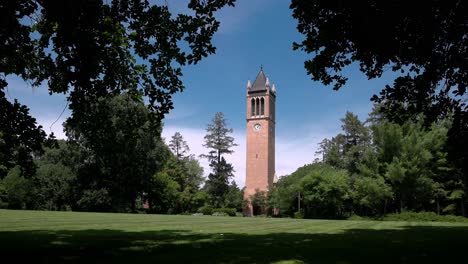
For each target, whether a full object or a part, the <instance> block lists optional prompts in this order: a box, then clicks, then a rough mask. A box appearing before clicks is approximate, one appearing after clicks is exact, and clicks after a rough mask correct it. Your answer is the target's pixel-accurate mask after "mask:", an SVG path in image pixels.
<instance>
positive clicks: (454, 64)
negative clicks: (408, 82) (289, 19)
mask: <svg viewBox="0 0 468 264" xmlns="http://www.w3.org/2000/svg"><path fill="white" fill-rule="evenodd" d="M467 8H468V5H467V4H466V3H464V2H463V1H457V0H449V1H443V2H441V1H429V2H425V3H424V5H422V4H421V3H419V2H416V1H410V2H399V1H386V2H381V1H366V2H359V3H351V2H342V1H325V0H314V1H304V0H293V1H292V3H291V9H293V17H294V18H296V19H297V20H298V26H297V29H298V30H299V32H300V33H302V34H304V35H305V36H306V38H305V39H304V40H303V41H302V42H301V43H294V48H295V49H301V50H304V51H306V52H307V53H315V54H316V56H315V57H314V58H313V59H311V60H308V61H306V63H305V64H304V65H305V68H306V69H307V71H308V74H311V75H312V76H313V79H314V80H316V81H322V82H323V83H324V84H326V85H328V84H333V85H334V89H335V90H337V89H339V88H341V87H342V86H343V85H345V83H346V80H347V79H346V78H345V77H343V76H342V75H340V72H341V70H342V69H343V68H344V67H346V66H348V65H350V64H351V63H352V62H354V61H356V62H359V65H360V69H361V71H362V72H364V73H365V74H366V75H367V77H368V78H376V77H380V76H381V75H382V73H383V72H384V70H385V68H386V67H388V68H391V69H392V70H393V71H402V72H410V73H412V74H414V75H417V76H420V77H422V78H423V79H425V80H424V82H425V84H426V85H429V87H427V86H418V87H416V89H419V90H420V91H421V92H422V91H424V90H423V89H424V88H429V89H435V87H436V86H437V84H438V82H439V81H441V80H445V81H444V82H445V86H444V89H443V90H441V91H440V94H441V95H444V97H446V96H448V94H447V92H448V91H450V89H451V88H454V89H455V90H454V92H455V95H458V96H461V95H463V94H464V93H465V91H466V86H467V84H468V78H467V74H468V72H467V69H466V67H464V66H463V65H466V62H467V61H466V60H467V58H468V51H467V50H466V49H465V48H464V47H466V46H467V44H468V40H467V39H466V37H465V34H466V31H467V29H468V28H467V27H468V26H467V25H466V23H464V22H465V20H466V13H467V12H466V11H468V10H467ZM369 32H372V38H371V39H370V38H369ZM440 99H443V98H440Z"/></svg>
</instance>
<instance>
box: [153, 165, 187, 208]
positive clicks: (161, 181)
mask: <svg viewBox="0 0 468 264" xmlns="http://www.w3.org/2000/svg"><path fill="white" fill-rule="evenodd" d="M150 187H151V191H150V194H149V199H148V200H149V205H150V212H155V213H163V214H165V213H168V212H169V210H170V209H172V208H175V207H176V203H177V201H178V196H179V191H178V189H179V188H180V186H179V184H178V183H177V182H176V181H175V180H173V179H172V177H171V176H169V174H168V173H167V171H164V170H163V171H161V172H159V173H156V174H155V175H154V176H153V178H152V179H151V185H150Z"/></svg>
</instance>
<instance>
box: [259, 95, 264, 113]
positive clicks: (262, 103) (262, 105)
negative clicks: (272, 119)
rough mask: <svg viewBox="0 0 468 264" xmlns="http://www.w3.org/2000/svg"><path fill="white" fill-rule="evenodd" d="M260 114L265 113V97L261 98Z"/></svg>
mask: <svg viewBox="0 0 468 264" xmlns="http://www.w3.org/2000/svg"><path fill="white" fill-rule="evenodd" d="M260 115H265V99H263V97H262V99H260Z"/></svg>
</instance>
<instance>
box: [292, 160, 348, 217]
mask: <svg viewBox="0 0 468 264" xmlns="http://www.w3.org/2000/svg"><path fill="white" fill-rule="evenodd" d="M349 180H350V179H349V176H348V174H347V172H346V171H341V170H337V169H334V168H331V167H329V166H326V165H324V166H317V167H315V168H314V169H313V170H310V171H309V173H308V174H307V175H306V176H305V177H304V178H302V180H301V182H300V188H301V194H302V197H303V203H304V205H303V206H304V214H305V216H307V217H323V216H325V217H329V218H337V217H338V218H340V217H343V216H345V215H346V214H347V211H348V210H347V209H348V208H347V206H348V204H349V203H350V201H351V198H352V191H351V188H350V185H349Z"/></svg>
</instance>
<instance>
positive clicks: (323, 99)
mask: <svg viewBox="0 0 468 264" xmlns="http://www.w3.org/2000/svg"><path fill="white" fill-rule="evenodd" d="M167 2H168V4H169V7H170V8H171V9H172V10H173V11H176V12H184V10H185V9H184V8H183V6H182V4H183V3H185V2H187V1H167ZM289 3H290V1H287V0H255V1H249V0H238V1H237V3H236V7H234V8H231V7H229V8H225V9H224V10H222V11H220V12H219V13H218V14H217V16H218V18H219V19H220V21H221V27H220V29H219V32H217V33H216V35H215V37H214V39H213V43H214V45H215V46H216V47H217V51H216V54H215V55H212V56H210V57H208V58H206V59H204V60H203V61H201V62H200V63H198V64H197V65H191V66H186V67H184V69H183V72H184V76H183V78H182V80H183V81H184V84H185V86H186V88H185V91H184V92H183V93H180V94H177V95H175V96H174V106H175V109H174V110H172V112H171V113H170V114H169V115H168V116H167V117H166V119H165V120H164V123H165V129H164V132H163V136H164V137H165V138H170V136H171V135H173V134H174V133H175V132H176V131H179V132H181V133H182V135H183V136H184V137H185V138H186V140H187V141H188V143H189V146H190V148H191V150H192V151H191V152H192V153H193V154H195V155H199V154H201V153H205V152H206V149H204V148H203V147H202V144H203V136H204V135H205V128H206V125H207V124H208V123H210V121H211V119H212V117H213V116H214V114H215V113H216V112H224V114H225V116H226V118H227V120H228V125H229V126H230V127H232V128H233V129H234V137H235V139H236V142H237V143H238V144H239V146H237V147H236V148H235V153H234V154H232V155H230V156H228V157H226V158H227V160H228V161H230V162H232V163H233V165H234V167H235V170H236V173H235V180H236V182H237V183H238V184H239V185H241V186H243V185H244V182H245V131H246V120H245V119H246V114H245V111H246V105H245V103H246V101H245V94H246V84H247V80H251V81H252V82H253V80H255V77H256V75H257V73H258V71H259V69H260V65H263V69H264V72H265V74H266V76H267V77H269V79H270V82H272V83H274V84H275V85H276V89H277V115H276V171H277V174H278V176H282V175H285V174H289V173H291V172H293V171H294V170H295V169H296V168H298V167H300V166H302V165H304V164H306V163H310V162H312V161H313V160H314V158H315V151H316V149H317V143H318V142H320V141H321V140H322V139H323V138H325V137H331V136H334V135H336V134H337V133H338V132H339V131H340V126H341V123H340V121H339V119H340V118H342V117H343V116H344V114H345V113H346V111H352V112H354V113H355V114H357V115H358V116H359V117H360V118H361V119H365V118H366V116H367V114H368V112H369V111H370V109H371V108H372V103H371V102H370V100H369V98H370V97H371V96H372V95H373V94H375V93H378V92H379V91H380V90H381V88H382V87H384V85H385V84H390V83H391V81H392V80H393V77H394V74H393V73H391V72H388V73H385V74H384V76H383V78H380V79H377V80H370V81H369V80H367V78H366V77H365V76H364V74H362V73H361V72H359V69H358V66H357V65H352V66H350V67H349V68H347V69H345V71H344V73H345V75H346V76H347V77H349V81H348V83H347V85H346V86H345V87H343V88H342V89H341V90H340V91H333V90H332V88H331V87H325V86H323V85H322V84H321V83H319V82H314V81H312V80H311V78H310V76H308V75H306V71H305V69H304V67H303V65H304V61H305V60H306V59H307V58H310V56H312V55H307V54H305V53H303V52H301V51H293V50H292V43H293V42H294V41H296V42H299V41H301V39H302V36H301V35H300V34H299V33H298V32H297V30H296V24H297V22H296V21H295V20H294V19H293V18H292V12H291V10H290V9H289ZM9 82H10V85H9V87H10V88H9V89H8V94H7V96H8V97H9V98H10V99H11V100H12V99H14V98H17V99H18V100H19V101H20V102H21V103H23V104H26V105H28V106H29V107H30V109H31V113H32V115H33V116H35V117H36V118H37V120H38V122H39V123H40V124H41V125H43V126H44V128H45V130H46V131H47V132H50V131H54V132H55V134H57V135H58V136H59V137H64V135H63V132H62V126H61V123H62V122H63V121H64V120H65V118H66V117H67V116H68V115H69V114H70V112H69V111H68V110H67V109H66V110H65V111H64V113H63V115H61V116H60V114H61V113H62V110H63V109H64V108H65V106H66V97H65V95H61V94H54V95H52V96H49V95H48V92H47V89H46V87H38V88H32V87H31V86H30V85H28V84H27V83H25V82H23V81H21V80H19V79H16V78H9ZM57 119H58V121H57V122H56V123H55V124H54V125H53V126H52V127H50V126H51V124H52V123H53V122H54V121H55V120H57ZM201 163H202V165H203V166H204V167H205V174H208V173H209V171H208V170H209V168H208V166H207V162H206V161H203V160H202V161H201Z"/></svg>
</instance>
